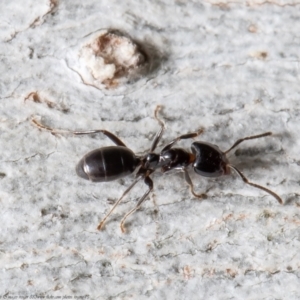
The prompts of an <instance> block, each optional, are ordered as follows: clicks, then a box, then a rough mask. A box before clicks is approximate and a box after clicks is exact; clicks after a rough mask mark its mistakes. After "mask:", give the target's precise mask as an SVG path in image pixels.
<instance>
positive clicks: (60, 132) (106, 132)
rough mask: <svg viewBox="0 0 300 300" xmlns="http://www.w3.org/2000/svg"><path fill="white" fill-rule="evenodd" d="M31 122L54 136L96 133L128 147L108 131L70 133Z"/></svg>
mask: <svg viewBox="0 0 300 300" xmlns="http://www.w3.org/2000/svg"><path fill="white" fill-rule="evenodd" d="M31 121H32V123H33V124H34V125H35V126H36V127H38V128H40V129H44V130H47V131H50V132H51V133H52V134H54V135H55V134H74V135H84V134H94V133H99V132H101V133H103V134H104V135H106V136H107V137H108V138H109V139H110V140H111V141H113V142H114V143H115V144H116V145H118V146H123V147H126V145H125V144H124V143H123V142H122V141H121V140H120V139H119V138H118V137H117V136H115V135H114V134H113V133H111V132H109V131H107V130H104V129H96V130H87V131H69V130H62V129H54V128H51V127H48V126H46V125H44V124H41V123H40V122H38V121H37V120H35V119H32V120H31Z"/></svg>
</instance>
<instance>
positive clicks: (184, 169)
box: [181, 168, 206, 199]
mask: <svg viewBox="0 0 300 300" xmlns="http://www.w3.org/2000/svg"><path fill="white" fill-rule="evenodd" d="M181 170H182V172H184V179H185V181H186V183H187V184H188V185H189V186H190V190H191V193H192V194H193V195H194V196H195V197H196V198H199V199H205V198H206V195H205V194H197V193H196V192H195V190H194V185H193V182H192V180H191V177H190V175H189V172H188V170H187V169H186V168H182V169H181Z"/></svg>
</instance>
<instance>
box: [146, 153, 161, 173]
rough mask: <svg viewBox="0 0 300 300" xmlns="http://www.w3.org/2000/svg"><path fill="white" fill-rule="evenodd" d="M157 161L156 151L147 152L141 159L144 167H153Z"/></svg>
mask: <svg viewBox="0 0 300 300" xmlns="http://www.w3.org/2000/svg"><path fill="white" fill-rule="evenodd" d="M158 163H159V155H158V154H156V153H152V152H150V153H148V154H146V156H145V157H144V159H143V165H144V168H146V169H155V168H156V167H157V165H158Z"/></svg>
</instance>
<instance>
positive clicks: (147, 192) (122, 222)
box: [120, 176, 153, 233]
mask: <svg viewBox="0 0 300 300" xmlns="http://www.w3.org/2000/svg"><path fill="white" fill-rule="evenodd" d="M144 182H145V184H147V185H148V187H149V189H148V191H146V192H145V194H144V195H143V196H142V197H141V198H140V199H139V201H138V203H137V204H136V206H135V207H134V208H133V209H132V210H130V211H129V212H128V213H127V214H126V215H125V216H124V217H123V219H122V220H121V223H120V227H121V230H122V232H123V233H124V232H125V228H124V223H125V220H126V219H127V218H128V217H129V216H130V215H131V214H133V213H134V212H135V211H136V210H138V209H139V208H140V207H141V205H142V204H143V202H144V201H145V200H146V198H147V196H148V195H149V194H150V192H151V191H152V190H153V181H152V179H151V178H150V177H148V176H147V177H145V180H144Z"/></svg>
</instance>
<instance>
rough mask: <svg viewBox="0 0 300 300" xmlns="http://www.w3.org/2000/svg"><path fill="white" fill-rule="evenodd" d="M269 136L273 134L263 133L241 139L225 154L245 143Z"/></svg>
mask: <svg viewBox="0 0 300 300" xmlns="http://www.w3.org/2000/svg"><path fill="white" fill-rule="evenodd" d="M268 135H272V132H265V133H262V134H258V135H252V136H247V137H245V138H242V139H239V140H237V141H236V142H235V143H234V144H233V145H232V146H231V147H230V148H229V149H228V150H227V151H225V152H224V154H227V153H228V152H229V151H231V150H232V149H233V148H235V147H236V146H237V145H239V144H240V143H241V142H243V141H246V140H253V139H258V138H261V137H265V136H268Z"/></svg>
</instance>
